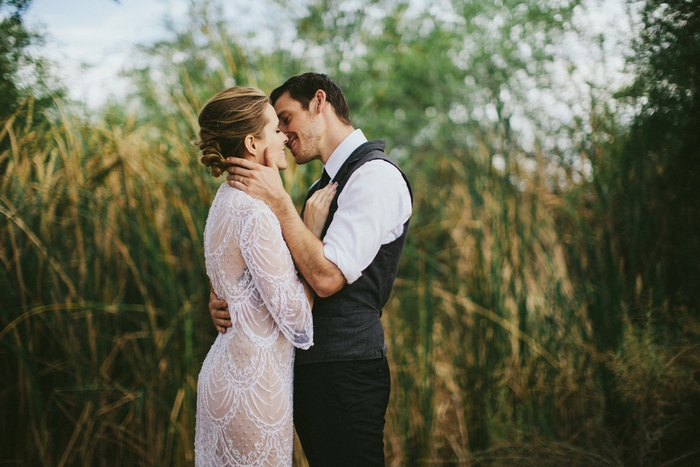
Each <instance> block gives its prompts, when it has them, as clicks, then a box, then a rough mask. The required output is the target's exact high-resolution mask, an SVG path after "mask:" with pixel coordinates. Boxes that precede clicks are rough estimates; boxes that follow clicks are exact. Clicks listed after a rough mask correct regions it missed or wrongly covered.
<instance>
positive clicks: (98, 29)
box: [25, 0, 629, 107]
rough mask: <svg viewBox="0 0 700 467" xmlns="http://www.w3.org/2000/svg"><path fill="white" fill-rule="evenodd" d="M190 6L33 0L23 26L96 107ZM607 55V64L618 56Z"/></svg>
mask: <svg viewBox="0 0 700 467" xmlns="http://www.w3.org/2000/svg"><path fill="white" fill-rule="evenodd" d="M221 3H222V5H223V6H224V7H225V10H226V11H225V15H226V17H227V18H229V21H230V22H231V24H232V25H234V26H235V27H236V28H238V29H239V30H241V29H253V28H254V29H256V30H260V29H263V28H264V27H265V24H266V25H267V27H269V28H272V29H275V30H276V31H279V30H280V27H282V25H283V24H284V18H281V17H280V16H278V15H275V14H274V13H275V12H272V11H270V10H269V6H270V4H269V3H266V5H267V7H264V6H263V5H262V2H257V1H255V0H226V1H223V2H221ZM585 3H587V4H589V5H591V6H593V8H592V10H591V11H590V12H589V14H587V15H586V19H585V22H586V23H589V24H590V26H589V27H588V29H591V30H598V31H599V33H602V34H605V35H606V36H607V35H611V36H614V35H615V34H616V33H619V34H623V35H625V34H629V30H628V27H629V25H627V24H625V22H624V21H620V20H621V19H624V16H625V15H624V4H625V1H624V0H586V1H585ZM190 5H191V0H120V1H119V2H118V3H117V2H115V1H113V0H33V2H32V3H31V6H30V8H29V11H28V12H27V14H26V16H25V21H26V23H27V25H28V27H29V28H31V29H35V30H40V31H43V32H44V33H45V34H46V38H47V44H46V46H45V47H43V48H42V49H41V51H40V54H41V55H43V56H47V57H48V58H50V59H52V60H54V61H55V62H57V63H58V64H59V70H58V71H59V74H60V76H61V78H62V80H63V82H64V84H65V85H66V86H67V87H68V90H69V92H70V95H71V97H73V98H74V99H78V100H82V101H84V102H87V103H88V104H89V105H90V106H91V107H97V106H99V105H100V104H101V103H103V102H104V101H105V100H106V98H107V97H108V96H109V95H110V94H116V95H117V96H119V95H123V93H124V91H125V89H126V85H125V83H124V82H123V81H121V80H120V79H119V78H118V74H119V71H120V70H121V69H122V68H123V67H124V66H125V64H126V63H128V62H129V60H130V58H131V57H133V50H134V47H135V46H136V45H137V44H151V43H153V42H155V41H157V40H158V39H164V38H166V37H167V32H166V30H165V27H164V23H165V18H166V17H170V18H171V19H173V20H175V22H176V23H177V22H179V21H184V19H185V17H186V14H187V10H188V8H189V6H190ZM611 25H615V26H614V27H611ZM609 53H610V57H611V58H617V57H616V56H618V53H616V52H609ZM585 55H587V54H585V53H584V54H582V56H584V57H585ZM83 65H85V66H83ZM615 68H616V67H615ZM609 71H610V70H609Z"/></svg>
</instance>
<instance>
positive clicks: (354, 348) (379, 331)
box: [295, 141, 413, 365]
mask: <svg viewBox="0 0 700 467" xmlns="http://www.w3.org/2000/svg"><path fill="white" fill-rule="evenodd" d="M375 159H381V160H384V161H386V162H387V163H389V164H392V165H394V166H395V167H396V164H394V163H393V162H392V161H391V160H389V159H387V157H386V155H385V154H384V141H368V142H367V143H364V144H363V145H361V146H360V147H358V148H357V149H356V150H355V151H354V152H353V153H352V154H351V155H350V157H348V159H347V160H346V161H345V163H344V164H343V165H342V166H341V168H340V170H339V171H338V174H337V175H336V177H335V179H334V180H335V181H336V182H338V189H337V192H336V195H335V198H334V199H333V201H332V203H331V206H330V212H329V215H328V219H327V220H326V225H325V226H324V228H323V233H322V235H321V238H323V237H324V236H325V235H326V231H327V230H328V226H329V225H330V223H331V222H332V221H333V215H334V214H335V212H336V210H337V209H338V196H339V195H340V193H341V192H342V191H343V188H345V185H346V183H347V182H348V179H349V178H350V175H352V173H353V172H354V171H355V170H357V169H358V168H360V167H361V166H362V164H364V163H366V162H369V161H371V160H375ZM397 169H398V167H397ZM398 170H399V171H400V169H398ZM401 175H402V176H403V178H404V180H405V181H406V186H407V187H408V190H409V193H411V186H410V184H409V183H408V179H407V178H406V175H405V174H404V173H403V172H401ZM317 189H318V182H316V183H315V184H314V185H312V186H311V188H310V189H309V193H308V195H307V199H308V198H309V197H310V196H311V195H312V194H313V193H314V192H315V191H316V190H317ZM411 201H413V194H412V193H411ZM376 202H378V203H381V202H382V200H381V199H377V200H376ZM407 232H408V221H406V223H405V224H404V226H403V233H402V234H401V236H400V237H399V238H397V239H396V240H394V241H393V242H391V243H387V244H386V245H382V247H381V248H380V249H379V252H378V253H377V256H375V257H374V260H372V263H371V264H370V265H369V266H367V268H366V269H365V270H364V271H362V276H360V278H359V279H357V280H356V281H355V282H353V283H352V284H345V286H344V287H343V288H342V289H340V290H339V291H338V292H336V293H335V294H333V295H331V296H330V297H326V298H320V297H316V299H315V301H314V307H313V320H314V345H313V346H312V347H311V348H310V349H309V350H300V349H297V351H296V359H295V361H296V364H297V365H304V364H308V363H320V362H331V361H341V360H363V359H369V358H380V357H383V356H384V355H386V343H385V341H384V327H383V326H382V322H381V321H380V319H379V318H380V317H381V315H382V307H383V306H384V305H385V304H386V302H387V300H388V299H389V294H390V293H391V287H392V285H393V284H394V279H395V278H396V272H397V271H398V267H399V259H400V258H401V251H402V250H403V245H404V243H405V241H406V234H407Z"/></svg>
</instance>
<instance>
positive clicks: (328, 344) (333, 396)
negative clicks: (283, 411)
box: [209, 73, 412, 467]
mask: <svg viewBox="0 0 700 467" xmlns="http://www.w3.org/2000/svg"><path fill="white" fill-rule="evenodd" d="M270 98H271V100H272V104H273V105H274V107H275V111H276V112H277V116H278V117H279V121H280V129H281V130H282V131H283V132H284V133H285V134H286V135H287V137H288V138H289V141H288V143H287V147H288V148H289V149H290V150H291V152H292V155H293V156H294V160H295V161H296V163H297V164H306V163H307V162H309V161H311V160H314V159H319V160H321V162H323V165H324V170H323V176H322V177H321V180H320V181H318V182H316V183H315V184H314V185H312V186H311V188H310V190H309V194H308V196H311V195H312V194H313V193H314V192H315V191H316V190H318V189H320V188H322V187H323V186H325V185H326V184H328V183H329V181H335V182H337V183H338V187H337V192H336V196H335V199H334V200H333V202H332V203H331V206H330V212H329V215H328V219H327V221H326V224H325V226H324V230H323V234H322V240H319V239H318V238H317V237H316V236H314V234H313V233H311V232H310V231H309V230H307V229H306V227H305V226H304V223H303V221H302V220H301V219H300V217H299V214H298V213H297V211H296V208H295V207H294V204H293V203H292V200H291V198H290V197H289V195H288V194H287V192H286V191H285V190H284V187H283V186H282V183H281V179H280V176H279V173H278V171H277V168H276V167H275V165H274V163H273V162H272V161H271V160H268V163H267V166H263V165H260V164H256V163H254V162H252V161H248V160H244V159H239V158H233V157H230V158H228V159H227V161H228V162H229V163H231V164H232V165H231V167H230V168H229V169H228V171H229V176H228V180H229V184H230V185H231V186H233V187H235V188H239V189H241V190H243V191H245V192H246V193H248V194H250V195H251V196H253V197H255V198H258V199H261V200H263V201H265V203H267V204H268V205H269V206H270V208H271V209H272V211H273V212H274V213H275V215H276V216H277V218H278V219H279V222H280V225H281V227H282V234H283V235H284V239H285V241H286V242H287V245H288V246H289V250H290V251H291V253H292V257H293V258H294V262H295V264H296V266H297V269H298V271H299V272H300V273H301V275H303V276H304V278H305V279H306V280H307V281H308V282H309V284H310V285H311V287H313V289H314V290H315V291H316V294H317V296H318V297H317V298H316V300H315V302H314V307H313V318H314V341H315V343H314V346H313V347H311V348H310V349H309V350H297V352H296V364H295V370H294V425H295V427H296V430H297V434H298V435H299V439H300V441H301V444H302V447H303V448H304V453H305V454H306V458H307V460H308V461H309V464H310V465H311V467H331V466H332V467H337V466H348V467H358V466H363V467H364V466H383V465H384V440H383V430H384V423H385V414H386V408H387V404H388V401H389V388H390V377H389V366H388V364H387V360H386V343H385V341H384V329H383V327H382V323H381V321H380V316H381V313H382V307H383V306H384V304H385V303H386V302H387V300H388V298H389V294H390V292H391V287H392V285H393V282H394V279H395V277H396V272H397V269H398V264H399V258H400V256H401V251H402V249H403V245H404V242H405V240H406V234H407V231H408V223H409V219H410V217H411V211H412V195H411V190H410V187H409V184H408V180H407V179H406V176H405V175H404V174H403V173H402V172H401V171H400V170H399V169H398V168H397V167H396V166H395V165H394V163H393V162H391V161H390V160H389V159H387V158H386V156H385V154H384V142H383V141H367V139H366V138H365V136H364V134H363V133H362V131H361V130H359V129H357V130H355V129H354V128H353V126H352V124H351V123H350V119H349V116H348V107H347V103H346V101H345V97H344V96H343V94H342V92H341V90H340V88H339V87H338V85H336V84H335V83H334V82H333V81H332V80H331V79H330V78H328V77H327V76H326V75H323V74H319V73H305V74H302V75H298V76H294V77H292V78H290V79H289V80H287V81H286V82H285V83H284V84H283V85H282V86H280V87H279V88H277V89H275V90H274V91H273V92H272V94H271V96H270ZM308 196H307V199H308ZM225 306H226V304H225V303H224V302H223V301H220V300H217V299H216V296H214V295H212V297H211V302H210V303H209V309H210V312H211V314H212V318H213V320H214V323H215V324H216V326H217V328H219V329H220V330H221V329H225V327H226V326H230V320H229V318H230V317H229V316H228V312H227V311H225Z"/></svg>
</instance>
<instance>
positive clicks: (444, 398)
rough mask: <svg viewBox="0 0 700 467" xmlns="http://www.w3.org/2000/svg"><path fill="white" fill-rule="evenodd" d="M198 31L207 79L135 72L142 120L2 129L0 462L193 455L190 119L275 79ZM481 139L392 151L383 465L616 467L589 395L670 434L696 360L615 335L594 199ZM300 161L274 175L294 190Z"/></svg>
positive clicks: (194, 159)
mask: <svg viewBox="0 0 700 467" xmlns="http://www.w3.org/2000/svg"><path fill="white" fill-rule="evenodd" d="M203 29H205V30H206V31H205V32H206V34H209V35H210V36H212V37H214V38H212V37H209V39H208V40H209V41H210V42H211V43H213V44H215V46H212V47H210V49H211V50H213V51H214V53H215V54H219V55H220V57H219V58H220V60H219V61H220V62H221V63H222V64H224V65H222V69H220V70H217V72H216V73H213V74H212V75H211V76H206V77H202V76H200V75H201V74H202V73H201V70H200V69H199V66H198V63H194V64H192V63H190V64H188V63H184V64H181V65H177V66H174V67H173V68H171V69H170V71H171V72H172V76H168V79H167V80H164V81H165V82H166V83H174V84H167V85H163V86H162V87H160V88H158V87H156V86H155V84H154V83H153V82H151V81H148V79H147V78H146V77H147V76H148V72H147V70H146V71H144V72H143V74H142V76H143V77H144V78H143V79H144V82H143V83H142V85H141V91H140V92H141V94H142V96H141V97H142V98H143V100H144V101H145V102H146V104H144V106H145V110H143V109H142V110H143V112H144V113H145V114H146V115H147V117H144V116H143V114H139V116H138V117H136V116H131V115H128V114H126V113H124V111H123V110H121V109H120V108H118V107H111V108H109V109H107V110H105V113H104V114H103V115H101V116H99V117H95V118H93V120H89V119H88V118H86V117H83V116H81V111H80V110H79V109H76V108H73V107H70V106H69V105H67V104H65V103H63V102H57V104H56V108H55V110H52V111H51V112H50V113H49V117H50V118H49V121H50V122H51V123H50V124H48V125H47V126H41V127H37V126H31V125H23V124H19V123H17V122H19V121H31V120H32V118H31V116H32V112H33V110H32V105H31V101H28V102H27V103H25V105H24V106H23V107H21V109H20V110H19V112H20V113H23V115H22V117H25V118H22V119H16V120H15V119H10V120H9V121H8V122H5V124H4V125H3V127H2V129H0V139H2V141H9V143H10V144H9V145H8V147H9V149H8V150H6V151H5V152H3V153H1V154H0V168H1V169H0V170H2V173H1V178H0V263H1V265H2V266H1V267H0V287H1V289H0V290H1V291H2V295H3V301H2V303H3V305H2V308H1V309H0V375H2V378H1V379H0V383H1V386H0V402H2V403H0V417H2V419H3V420H5V423H4V424H3V434H4V436H2V437H0V452H1V453H2V458H3V461H5V460H7V461H8V462H14V463H15V464H18V465H42V466H43V465H45V466H48V465H52V466H53V465H59V466H64V465H85V466H87V465H90V466H92V465H144V466H155V465H192V459H193V438H194V417H195V400H196V378H197V374H198V372H199V368H200V365H201V361H202V359H203V358H204V356H205V354H206V352H207V350H208V348H209V346H210V345H211V342H212V341H213V339H214V336H215V331H214V328H213V325H212V324H211V320H210V318H209V314H208V311H207V301H208V290H209V287H208V283H207V279H206V274H205V269H204V261H203V252H202V230H203V226H204V222H205V219H206V214H207V210H208V206H209V203H210V201H211V199H212V198H213V196H214V193H215V190H216V188H217V186H218V184H219V183H221V182H222V181H223V180H219V181H215V180H213V179H211V177H209V176H208V174H207V172H206V170H205V169H204V168H203V167H202V166H201V165H200V164H199V162H198V156H197V151H196V147H194V146H193V145H192V144H191V141H192V140H193V139H195V135H196V130H197V128H196V114H197V111H198V109H199V107H200V106H201V105H202V103H203V102H204V101H205V100H206V98H208V96H210V95H212V94H213V93H214V92H216V91H218V90H219V89H223V88H224V87H225V86H224V83H225V82H227V78H229V77H234V78H235V80H236V82H237V83H239V84H254V85H259V86H261V87H262V88H264V89H266V90H269V89H271V88H272V86H274V85H275V84H278V83H279V82H281V74H282V70H284V71H285V73H286V72H287V71H288V72H289V73H288V74H291V73H292V72H296V71H298V70H296V69H294V70H291V68H294V66H295V65H294V64H290V63H287V62H284V60H283V57H282V58H279V57H277V58H275V57H272V58H270V61H269V62H264V63H263V64H262V65H261V66H260V70H262V71H258V72H257V73H253V72H252V71H251V68H250V67H249V66H248V65H247V64H246V62H245V61H243V62H241V61H240V56H241V55H240V54H241V52H240V50H239V49H235V48H232V49H231V50H232V51H233V52H231V51H229V49H228V48H227V47H224V46H222V44H228V43H229V42H231V41H230V38H229V39H227V38H223V39H217V38H216V37H218V36H220V35H221V30H220V29H217V27H216V25H214V24H208V23H207V27H206V28H203ZM180 39H181V40H182V41H183V44H180V45H181V46H182V47H183V48H187V47H194V46H192V45H191V44H193V43H197V41H195V40H191V39H192V38H187V37H184V38H180ZM231 43H232V42H231ZM188 44H189V45H188ZM217 44H218V45H217ZM170 52H172V50H170ZM159 53H161V54H164V53H165V52H163V51H159ZM164 56H165V57H166V58H167V56H166V55H164ZM278 59H279V60H280V61H279V62H275V60H278ZM266 67H267V68H266ZM287 68H290V70H287ZM168 86H170V87H168ZM18 115H19V114H18ZM494 127H495V129H490V130H484V129H483V128H480V127H469V128H467V129H466V131H468V132H469V134H470V135H471V136H473V137H474V140H475V141H476V142H475V143H474V144H472V145H470V146H456V145H451V144H450V143H449V141H451V139H450V138H448V137H445V138H442V139H440V138H437V137H436V138H435V141H431V142H429V143H426V144H424V145H423V146H417V147H412V148H411V153H410V154H408V155H407V157H405V158H404V159H402V160H401V161H400V164H401V165H402V167H403V169H404V170H405V171H406V173H407V174H408V176H409V179H410V180H411V182H412V185H413V192H414V195H415V199H414V216H413V219H412V222H411V231H410V233H409V237H408V242H407V245H406V248H405V251H404V255H403V258H402V262H401V266H400V271H399V277H398V278H397V281H396V284H395V287H394V292H393V295H392V298H391V300H390V302H389V303H388V305H387V307H386V309H385V314H384V318H383V320H384V323H385V327H386V335H387V339H388V343H389V359H390V365H391V370H392V397H391V401H390V406H389V412H388V415H387V429H386V437H385V439H386V453H387V460H388V464H389V465H392V466H403V465H405V466H421V465H459V466H477V465H484V466H486V465H489V466H500V465H514V464H521V465H542V466H549V465H551V466H554V465H586V466H589V465H600V466H604V465H620V464H621V463H623V461H622V460H621V455H620V451H619V450H618V447H617V445H616V443H618V440H617V439H616V438H615V436H614V433H613V434H611V433H610V431H609V425H608V424H606V421H605V420H604V419H605V418H606V411H605V409H606V405H607V404H612V403H614V402H617V401H620V402H621V403H624V404H625V406H626V407H630V408H631V409H630V410H629V411H628V413H630V412H632V409H635V408H639V409H640V410H637V411H636V412H635V413H636V414H637V415H635V416H634V417H636V418H634V419H633V420H632V421H631V422H629V421H627V422H625V423H627V425H624V427H623V428H624V429H625V430H628V432H629V433H630V434H629V435H628V438H630V439H633V440H634V442H635V443H636V444H635V445H634V447H635V448H637V449H638V450H639V451H642V450H652V449H654V446H655V445H654V444H653V439H652V440H651V441H650V440H649V439H648V438H644V436H642V435H641V434H643V433H653V434H654V436H660V434H659V433H666V432H668V430H670V428H668V427H667V426H666V425H663V423H667V422H668V421H669V418H668V416H667V414H666V413H665V412H664V410H665V408H666V407H669V406H673V407H677V406H678V401H679V400H680V399H682V397H681V396H682V395H683V394H688V393H690V392H691V391H692V384H693V383H692V381H693V379H692V371H690V369H692V368H694V365H695V367H696V366H697V362H698V361H700V360H699V359H698V347H697V345H696V344H693V343H692V342H686V343H684V345H682V346H676V347H666V346H664V345H663V342H660V341H659V338H658V336H655V335H654V333H653V332H652V331H653V329H651V328H649V329H646V330H645V331H644V332H642V331H639V330H638V329H635V327H634V326H633V325H632V324H631V323H630V320H629V319H628V316H627V310H628V307H629V300H627V298H626V295H625V291H624V288H623V285H622V283H623V282H624V280H623V278H622V275H621V273H620V271H621V270H622V267H623V265H622V261H621V259H620V242H619V240H620V239H619V237H618V235H619V234H618V233H616V232H615V231H614V229H613V228H612V224H613V223H614V220H613V219H611V218H610V217H609V216H607V215H605V213H606V212H607V210H608V208H609V206H610V205H611V204H612V203H613V202H614V200H613V201H611V200H610V199H608V198H606V194H607V193H608V191H606V190H607V189H608V188H609V187H606V186H603V185H602V184H603V183H604V182H603V181H601V180H600V178H596V179H595V180H594V181H593V182H590V183H589V182H584V183H581V184H580V185H576V184H574V183H571V184H570V189H569V190H568V191H563V192H562V191H556V190H552V189H551V188H548V187H547V185H546V180H545V178H544V176H543V175H541V174H542V173H543V167H544V165H545V164H547V163H549V161H548V160H545V157H544V155H543V154H541V153H540V152H539V151H537V150H535V151H532V152H530V153H526V152H525V151H524V150H523V149H522V148H519V147H518V146H517V145H515V144H514V143H513V142H512V141H513V138H512V136H511V135H509V134H508V132H507V130H506V129H504V127H503V126H500V127H499V125H494ZM454 130H455V129H454V128H450V127H447V129H446V130H445V131H446V132H447V133H448V134H451V132H453V131H454ZM389 149H391V148H389ZM594 150H595V151H599V152H602V151H604V150H605V148H594ZM496 153H499V154H503V156H504V158H505V160H506V166H505V168H504V169H503V170H502V171H499V170H496V169H494V167H493V163H492V156H493V155H494V154H496ZM589 156H590V157H594V156H595V154H592V155H589ZM526 158H530V159H534V160H535V161H536V163H537V168H536V169H535V170H532V169H531V168H530V169H527V170H526V168H525V167H524V165H523V160H525V159H526ZM594 162H595V164H596V167H598V166H600V165H602V164H599V162H598V161H597V160H596V161H594ZM319 170H320V168H319V167H318V165H315V166H311V167H296V166H295V165H293V164H290V168H289V169H288V170H287V171H286V172H285V173H284V174H283V179H284V182H285V185H286V187H287V189H288V190H289V191H290V193H292V196H293V198H294V199H295V201H297V202H298V203H300V202H301V200H302V199H303V196H304V193H305V188H306V187H307V186H308V185H309V184H310V182H311V181H312V180H313V179H314V178H315V176H316V175H317V174H318V171H319ZM597 278H605V280H597ZM643 292H644V288H643V287H640V291H639V293H638V296H639V302H642V301H643V298H644V293H643ZM649 303H650V304H651V305H649V306H648V307H646V306H645V307H640V308H643V309H642V311H643V312H647V313H649V315H650V316H652V318H653V319H657V320H660V319H662V317H663V316H665V315H664V313H666V312H667V311H668V310H664V309H662V307H659V306H657V305H656V303H658V302H657V301H656V299H655V301H654V302H651V300H650V301H649ZM652 305H653V306H652ZM679 313H680V312H679ZM686 315H689V313H686ZM686 315H683V316H684V318H683V320H684V323H685V328H684V329H686V330H687V331H686V332H687V334H688V335H689V336H691V337H692V336H697V335H700V331H698V326H697V322H696V320H694V319H693V317H692V316H686ZM650 380H651V381H652V382H653V383H654V384H648V383H649V381H650ZM612 395H617V396H615V397H616V398H614V399H611V397H612ZM673 404H676V405H675V406H674V405H673ZM10 420H11V421H13V423H12V424H10V422H8V421H10ZM15 421H16V422H15ZM654 423H656V424H657V425H655V426H652V425H653V424H654ZM650 426H652V428H654V429H655V430H656V431H649V430H647V431H644V430H646V429H647V428H649V427H650ZM639 427H641V429H640V428H639ZM635 430H636V431H635ZM664 430H666V431H664ZM297 448H298V444H297ZM295 465H298V466H302V465H305V461H304V459H303V456H302V454H301V452H300V450H299V449H297V450H296V451H295Z"/></svg>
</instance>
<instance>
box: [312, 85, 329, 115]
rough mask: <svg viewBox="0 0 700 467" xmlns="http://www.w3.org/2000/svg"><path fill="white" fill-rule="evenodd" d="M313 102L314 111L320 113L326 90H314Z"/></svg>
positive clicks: (324, 101)
mask: <svg viewBox="0 0 700 467" xmlns="http://www.w3.org/2000/svg"><path fill="white" fill-rule="evenodd" d="M313 103H314V104H315V105H316V109H315V110H316V112H317V113H321V112H322V111H323V108H324V106H325V104H326V91H324V90H323V89H319V90H318V91H316V94H314V98H313Z"/></svg>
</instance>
